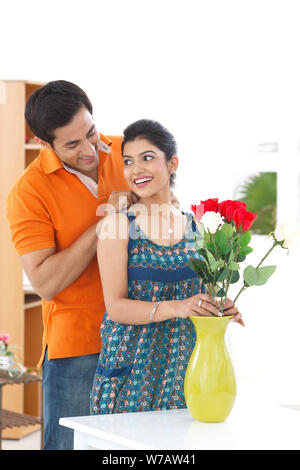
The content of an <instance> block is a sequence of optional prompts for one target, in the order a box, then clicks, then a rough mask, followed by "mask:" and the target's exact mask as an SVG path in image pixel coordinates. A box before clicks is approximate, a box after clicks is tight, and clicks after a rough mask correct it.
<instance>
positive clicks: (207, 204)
mask: <svg viewBox="0 0 300 470" xmlns="http://www.w3.org/2000/svg"><path fill="white" fill-rule="evenodd" d="M218 200H219V199H206V201H201V204H204V212H208V211H210V212H218Z"/></svg>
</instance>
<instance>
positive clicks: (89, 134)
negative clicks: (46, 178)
mask: <svg viewBox="0 0 300 470" xmlns="http://www.w3.org/2000/svg"><path fill="white" fill-rule="evenodd" d="M52 146H53V148H54V150H55V152H56V154H57V155H58V156H59V158H60V159H61V160H62V161H63V162H64V163H66V164H67V165H69V166H70V167H71V168H73V169H74V170H78V171H80V172H81V173H83V174H85V175H87V176H90V177H95V176H97V168H98V158H99V157H98V149H99V134H98V132H97V130H96V127H95V123H94V120H93V116H92V115H91V114H90V113H89V111H88V110H87V108H85V107H82V108H81V109H80V111H78V113H77V114H75V116H74V118H73V119H72V121H71V122H70V123H69V124H67V125H66V126H63V127H58V128H57V129H55V130H54V140H53V143H52Z"/></svg>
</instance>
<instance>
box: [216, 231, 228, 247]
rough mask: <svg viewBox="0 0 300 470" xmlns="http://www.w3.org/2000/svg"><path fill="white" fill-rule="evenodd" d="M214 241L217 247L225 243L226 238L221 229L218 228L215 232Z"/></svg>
mask: <svg viewBox="0 0 300 470" xmlns="http://www.w3.org/2000/svg"><path fill="white" fill-rule="evenodd" d="M215 242H216V245H217V246H218V247H219V246H223V245H226V242H227V239H226V235H225V233H224V232H222V231H221V230H219V231H218V232H217V233H216V234H215Z"/></svg>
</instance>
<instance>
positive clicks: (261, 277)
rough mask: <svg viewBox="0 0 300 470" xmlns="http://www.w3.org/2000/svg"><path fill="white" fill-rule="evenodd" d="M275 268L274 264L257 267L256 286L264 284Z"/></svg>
mask: <svg viewBox="0 0 300 470" xmlns="http://www.w3.org/2000/svg"><path fill="white" fill-rule="evenodd" d="M275 269H276V266H263V267H262V268H258V269H257V270H256V272H257V279H256V284H255V285H256V286H262V285H264V284H265V283H266V282H267V280H268V279H269V278H270V277H271V276H272V274H273V273H274V271H275Z"/></svg>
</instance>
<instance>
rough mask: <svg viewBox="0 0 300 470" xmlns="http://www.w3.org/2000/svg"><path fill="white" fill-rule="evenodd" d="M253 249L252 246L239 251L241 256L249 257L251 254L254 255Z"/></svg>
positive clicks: (243, 247)
mask: <svg viewBox="0 0 300 470" xmlns="http://www.w3.org/2000/svg"><path fill="white" fill-rule="evenodd" d="M252 251H253V248H251V246H242V247H241V248H240V250H239V255H241V256H247V255H249V253H252Z"/></svg>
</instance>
